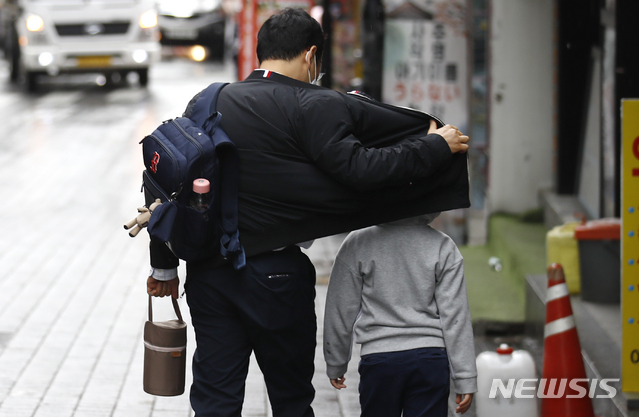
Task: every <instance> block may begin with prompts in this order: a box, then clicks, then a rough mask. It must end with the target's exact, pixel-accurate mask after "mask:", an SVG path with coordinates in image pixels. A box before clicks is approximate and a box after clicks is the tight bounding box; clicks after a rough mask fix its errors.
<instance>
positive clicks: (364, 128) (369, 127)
mask: <svg viewBox="0 0 639 417" xmlns="http://www.w3.org/2000/svg"><path fill="white" fill-rule="evenodd" d="M196 98H197V96H196ZM194 100H195V98H194ZM194 100H193V101H191V103H190V104H189V106H188V107H187V110H186V112H185V116H188V115H189V114H190V111H191V107H192V104H193V103H194ZM217 110H218V111H219V112H220V113H222V119H221V124H222V127H223V128H224V130H225V131H226V133H227V134H228V135H229V137H230V139H231V140H232V141H233V142H234V143H235V144H236V146H237V149H238V152H239V156H240V184H239V230H240V241H241V242H242V244H243V245H244V247H245V249H246V251H247V255H248V256H251V255H254V254H258V253H262V252H266V251H269V250H273V249H276V248H281V247H283V246H287V245H291V244H295V243H299V242H303V241H307V240H311V239H315V238H319V237H323V236H329V235H332V234H336V233H341V232H347V231H350V230H355V229H359V228H362V227H366V226H370V225H373V224H379V223H384V222H388V221H393V220H398V219H400V218H405V217H410V216H415V215H419V214H423V213H430V212H436V211H445V210H451V209H456V208H463V207H468V206H469V205H470V203H469V199H468V170H467V158H466V155H465V154H452V153H451V151H450V148H449V146H448V144H447V143H446V141H445V140H444V139H443V138H442V137H441V136H439V135H437V134H430V135H428V134H427V132H428V129H429V124H430V120H431V119H432V118H433V117H432V116H429V115H427V114H426V113H422V112H418V111H415V110H410V109H405V108H400V107H396V106H391V105H388V104H384V103H379V102H375V101H372V100H370V99H367V98H364V97H362V96H359V95H357V94H341V93H338V92H335V91H333V90H330V89H327V88H323V87H318V86H314V85H311V84H308V83H304V82H301V81H297V80H294V79H291V78H288V77H285V76H282V75H280V74H277V73H273V72H271V71H265V70H256V71H255V72H253V74H251V75H250V76H249V77H248V78H247V79H246V80H245V81H242V82H237V83H232V84H229V85H228V86H226V87H225V88H224V89H223V90H222V92H221V93H220V96H219V98H218V103H217ZM435 120H436V121H437V123H438V126H441V121H439V120H437V119H435ZM153 252H154V251H153V245H152V259H151V261H152V265H153V266H154V267H160V268H168V267H172V266H175V265H174V262H173V261H171V262H167V261H168V260H162V259H161V258H162V257H164V258H166V256H165V255H166V254H164V255H160V254H158V253H157V252H156V254H155V256H154V254H153ZM175 263H176V262H175Z"/></svg>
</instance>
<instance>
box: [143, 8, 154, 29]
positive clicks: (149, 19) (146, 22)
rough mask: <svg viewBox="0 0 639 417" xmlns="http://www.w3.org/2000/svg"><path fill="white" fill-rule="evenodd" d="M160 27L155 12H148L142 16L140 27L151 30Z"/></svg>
mask: <svg viewBox="0 0 639 417" xmlns="http://www.w3.org/2000/svg"><path fill="white" fill-rule="evenodd" d="M157 25H158V15H157V13H155V11H154V10H147V11H146V12H144V13H142V16H140V27H141V28H142V29H150V28H153V27H156V26H157Z"/></svg>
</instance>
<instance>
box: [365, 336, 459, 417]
mask: <svg viewBox="0 0 639 417" xmlns="http://www.w3.org/2000/svg"><path fill="white" fill-rule="evenodd" d="M358 370H359V373H360V383H359V401H360V404H361V405H362V417H400V416H403V417H446V416H447V415H448V394H449V392H450V371H449V368H448V355H447V354H446V349H444V348H438V347H428V348H419V349H411V350H405V351H398V352H385V353H372V354H370V355H364V356H362V359H361V360H360V363H359V368H358ZM402 412H403V414H402Z"/></svg>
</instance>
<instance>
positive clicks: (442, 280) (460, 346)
mask: <svg viewBox="0 0 639 417" xmlns="http://www.w3.org/2000/svg"><path fill="white" fill-rule="evenodd" d="M455 251H456V252H457V253H458V251H457V249H456V248H455ZM455 258H456V259H460V258H461V254H459V257H455ZM444 265H445V268H446V266H448V265H446V264H444ZM435 300H436V302H437V308H438V310H439V316H440V320H441V326H442V331H443V333H444V343H445V344H446V351H447V353H448V358H449V361H450V368H451V378H452V380H453V384H454V386H455V392H456V393H457V394H471V393H473V392H477V367H476V364H475V345H474V341H473V328H472V322H471V318H470V310H469V307H468V296H467V293H466V283H465V281H464V261H463V259H461V260H458V261H457V262H456V263H455V264H453V265H452V266H448V267H447V268H446V269H444V270H443V271H442V272H441V275H440V277H439V278H438V281H437V287H436V289H435Z"/></svg>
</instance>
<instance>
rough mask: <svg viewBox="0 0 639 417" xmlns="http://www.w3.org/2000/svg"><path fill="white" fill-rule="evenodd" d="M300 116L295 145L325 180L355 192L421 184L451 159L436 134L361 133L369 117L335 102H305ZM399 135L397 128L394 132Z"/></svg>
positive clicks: (331, 100)
mask: <svg viewBox="0 0 639 417" xmlns="http://www.w3.org/2000/svg"><path fill="white" fill-rule="evenodd" d="M383 116H385V117H390V116H389V115H386V114H384V115H383ZM301 117H302V122H301V123H300V132H301V133H300V134H299V141H300V146H301V148H302V149H303V150H304V152H305V153H306V155H307V156H308V157H309V158H310V159H311V160H312V161H313V162H314V163H315V164H316V165H317V166H318V167H319V168H320V169H321V170H322V171H324V172H325V173H326V174H327V175H329V176H331V177H332V178H333V179H335V180H336V181H338V182H340V183H342V184H345V185H347V186H349V187H351V188H353V189H355V190H358V191H365V190H372V189H379V188H383V187H388V186H397V185H401V184H405V183H408V182H410V181H413V180H418V179H425V178H428V177H429V176H431V175H432V174H433V173H435V172H436V171H437V170H439V169H440V168H442V167H443V166H446V165H447V164H448V163H449V162H450V161H451V160H452V155H453V154H452V153H451V151H450V147H449V146H448V144H447V143H446V141H445V140H444V138H443V137H441V136H440V135H438V134H420V135H415V134H406V135H405V136H403V137H402V136H401V135H399V136H398V137H397V138H393V139H392V140H391V139H388V138H386V139H385V138H384V136H385V135H386V133H385V132H381V131H380V132H375V133H371V132H368V133H367V134H364V132H363V131H362V127H361V125H363V124H365V123H366V121H367V119H366V118H367V117H370V115H367V114H366V113H365V111H363V110H361V109H360V111H359V112H357V113H355V114H353V113H351V109H349V107H348V106H347V105H346V104H345V103H343V102H342V101H340V100H339V99H335V98H331V97H324V96H322V97H316V98H314V99H313V100H312V101H310V102H308V103H306V106H305V108H304V111H303V112H301ZM360 119H361V120H360ZM365 119H366V120H365ZM387 122H388V123H391V122H392V119H389V120H387ZM422 123H423V124H424V125H425V124H426V122H422ZM401 130H402V126H397V128H396V129H395V132H398V131H401ZM369 142H370V143H369ZM382 144H383V145H382Z"/></svg>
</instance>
